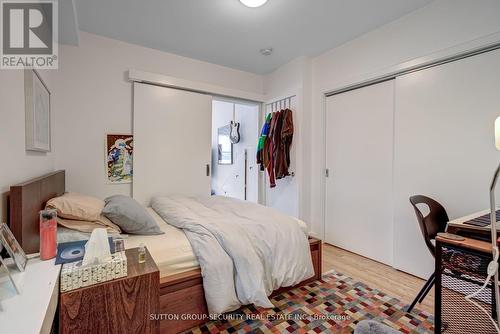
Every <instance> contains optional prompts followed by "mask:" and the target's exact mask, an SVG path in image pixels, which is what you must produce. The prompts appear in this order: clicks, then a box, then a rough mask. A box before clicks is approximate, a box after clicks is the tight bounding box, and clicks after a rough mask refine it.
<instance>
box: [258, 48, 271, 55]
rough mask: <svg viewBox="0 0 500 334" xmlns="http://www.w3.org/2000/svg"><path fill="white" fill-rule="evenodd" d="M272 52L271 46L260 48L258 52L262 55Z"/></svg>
mask: <svg viewBox="0 0 500 334" xmlns="http://www.w3.org/2000/svg"><path fill="white" fill-rule="evenodd" d="M272 53H273V48H265V49H260V54H261V55H263V56H270V55H271V54H272Z"/></svg>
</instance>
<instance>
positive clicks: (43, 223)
mask: <svg viewBox="0 0 500 334" xmlns="http://www.w3.org/2000/svg"><path fill="white" fill-rule="evenodd" d="M56 252H57V211H56V210H42V211H40V259H42V260H50V259H52V258H54V257H55V256H56Z"/></svg>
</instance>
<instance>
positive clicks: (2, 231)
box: [0, 223, 28, 271]
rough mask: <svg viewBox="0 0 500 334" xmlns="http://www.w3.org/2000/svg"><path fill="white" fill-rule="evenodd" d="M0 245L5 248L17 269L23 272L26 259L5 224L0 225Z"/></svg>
mask: <svg viewBox="0 0 500 334" xmlns="http://www.w3.org/2000/svg"><path fill="white" fill-rule="evenodd" d="M0 243H1V244H2V245H3V247H5V249H6V250H7V253H9V255H10V257H11V258H12V259H13V260H14V262H15V263H16V266H17V268H18V269H19V270H20V271H24V268H26V262H28V258H27V257H26V254H25V253H24V251H23V249H22V248H21V246H20V245H19V243H18V242H17V240H16V238H15V237H14V235H13V234H12V232H11V231H10V229H9V227H8V226H7V224H5V223H1V224H0Z"/></svg>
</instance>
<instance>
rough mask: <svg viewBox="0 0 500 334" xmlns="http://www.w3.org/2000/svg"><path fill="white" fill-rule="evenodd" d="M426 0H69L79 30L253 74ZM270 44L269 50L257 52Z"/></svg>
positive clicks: (368, 27) (352, 34) (352, 35)
mask: <svg viewBox="0 0 500 334" xmlns="http://www.w3.org/2000/svg"><path fill="white" fill-rule="evenodd" d="M431 1H432V0H376V1H375V0H269V1H268V2H267V3H266V4H265V5H264V6H262V7H260V8H248V7H245V6H243V5H242V4H241V3H240V2H239V0H141V1H139V0H77V1H76V13H77V21H78V26H79V29H80V30H82V31H86V32H90V33H94V34H98V35H102V36H106V37H110V38H114V39H118V40H122V41H125V42H129V43H133V44H138V45H142V46H146V47H150V48H154V49H158V50H162V51H166V52H171V53H175V54H178V55H182V56H186V57H190V58H195V59H199V60H203V61H207V62H211V63H215V64H219V65H224V66H228V67H232V68H235V69H240V70H244V71H249V72H253V73H257V74H265V73H269V72H271V71H273V70H275V69H276V68H278V67H279V66H281V65H284V64H286V63H287V62H289V61H290V60H292V59H295V58H297V57H299V56H315V55H318V54H321V53H322V52H324V51H326V50H329V49H332V48H334V47H336V46H339V45H341V44H343V43H345V42H347V41H349V40H352V39H354V38H355V37H357V36H359V35H362V34H363V33H366V32H368V31H370V30H373V29H375V28H377V27H379V26H381V25H383V24H386V23H388V22H391V21H393V20H395V19H397V18H399V17H401V16H403V15H405V14H407V13H409V12H411V11H413V10H415V9H418V8H420V7H423V6H425V5H426V4H428V3H429V2H431ZM268 47H272V48H273V50H274V52H273V54H272V55H270V56H263V55H261V54H260V53H259V50H260V49H262V48H268Z"/></svg>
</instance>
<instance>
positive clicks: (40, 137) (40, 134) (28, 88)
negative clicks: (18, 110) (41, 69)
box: [24, 70, 51, 152]
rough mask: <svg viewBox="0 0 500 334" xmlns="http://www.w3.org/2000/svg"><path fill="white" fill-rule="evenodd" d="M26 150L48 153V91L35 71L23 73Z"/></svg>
mask: <svg viewBox="0 0 500 334" xmlns="http://www.w3.org/2000/svg"><path fill="white" fill-rule="evenodd" d="M24 94H25V113H26V150H28V151H38V152H50V149H51V147H50V91H49V89H48V88H47V86H46V85H45V83H44V82H43V80H42V78H41V77H40V75H39V74H38V72H37V71H35V70H25V71H24Z"/></svg>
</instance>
